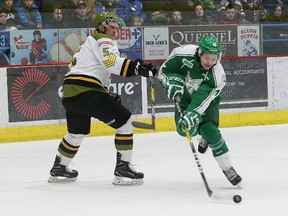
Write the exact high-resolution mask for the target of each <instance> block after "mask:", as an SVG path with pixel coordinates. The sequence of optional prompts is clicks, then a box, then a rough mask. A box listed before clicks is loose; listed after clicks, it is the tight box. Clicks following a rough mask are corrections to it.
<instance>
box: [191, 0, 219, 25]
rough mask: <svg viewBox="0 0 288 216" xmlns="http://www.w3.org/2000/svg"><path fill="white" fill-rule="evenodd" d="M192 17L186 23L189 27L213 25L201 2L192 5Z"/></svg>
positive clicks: (212, 20) (213, 22)
mask: <svg viewBox="0 0 288 216" xmlns="http://www.w3.org/2000/svg"><path fill="white" fill-rule="evenodd" d="M193 10H194V15H193V17H192V18H191V19H190V20H189V21H188V24H189V25H214V24H215V21H214V19H213V18H212V17H210V16H209V15H207V13H206V11H205V9H204V5H203V4H202V3H201V2H198V3H197V4H194V8H193Z"/></svg>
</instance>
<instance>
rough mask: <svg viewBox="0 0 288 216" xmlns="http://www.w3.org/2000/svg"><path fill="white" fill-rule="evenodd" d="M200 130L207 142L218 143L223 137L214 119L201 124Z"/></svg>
mask: <svg viewBox="0 0 288 216" xmlns="http://www.w3.org/2000/svg"><path fill="white" fill-rule="evenodd" d="M199 131H200V134H201V136H202V137H203V139H204V140H206V141H207V143H218V142H219V141H220V140H221V138H222V137H221V133H220V130H219V129H218V126H217V125H216V124H214V123H213V122H212V121H207V122H205V123H204V124H201V126H200V128H199Z"/></svg>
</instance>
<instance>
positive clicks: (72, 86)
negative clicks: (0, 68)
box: [48, 12, 157, 185]
mask: <svg viewBox="0 0 288 216" xmlns="http://www.w3.org/2000/svg"><path fill="white" fill-rule="evenodd" d="M94 22H95V28H96V31H97V33H96V34H95V35H92V36H88V37H87V39H86V41H85V43H84V44H83V45H81V47H80V48H79V51H78V52H76V53H75V54H74V56H73V59H72V61H71V63H70V65H69V71H68V73H67V74H66V75H65V78H64V83H63V96H62V104H63V106H64V108H65V110H66V119H67V128H68V133H67V134H66V135H65V136H64V137H63V139H62V140H61V142H60V144H59V147H58V154H57V155H56V159H55V162H54V165H53V167H52V169H51V170H50V175H51V176H50V178H49V179H48V182H57V181H74V180H76V178H77V176H78V171H76V170H71V169H69V164H70V163H71V161H72V159H73V158H74V157H75V155H76V153H77V152H78V150H79V148H80V145H81V143H82V142H83V140H84V138H85V137H86V136H87V135H88V134H89V133H90V127H91V118H92V117H94V118H96V119H99V120H100V121H102V122H104V123H105V124H107V125H108V126H110V127H112V128H114V129H116V134H115V139H114V143H115V147H116V150H117V157H116V167H115V170H114V176H115V177H114V180H113V184H115V185H121V184H142V183H143V177H144V174H143V173H142V172H137V171H136V170H135V169H134V168H133V166H132V164H131V163H130V162H131V159H132V148H133V126H132V119H131V112H130V111H129V110H128V109H126V108H125V107H124V106H123V105H122V104H121V100H120V97H119V96H118V95H115V94H112V93H110V92H109V91H108V87H109V84H110V79H111V74H115V75H119V76H123V77H130V76H135V75H141V76H144V77H149V76H155V74H156V73H157V70H156V68H155V67H154V66H153V65H152V64H150V63H149V64H147V63H144V62H143V61H142V60H141V59H137V60H135V61H132V60H130V59H126V58H123V57H121V56H120V53H119V51H118V45H117V43H116V41H115V38H116V35H117V33H118V30H119V25H120V24H119V18H118V16H117V15H116V14H114V13H109V12H103V13H100V14H97V16H96V18H95V20H94Z"/></svg>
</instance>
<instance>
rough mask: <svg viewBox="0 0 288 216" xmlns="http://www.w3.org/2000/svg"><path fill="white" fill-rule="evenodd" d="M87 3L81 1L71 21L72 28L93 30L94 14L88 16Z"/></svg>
mask: <svg viewBox="0 0 288 216" xmlns="http://www.w3.org/2000/svg"><path fill="white" fill-rule="evenodd" d="M86 6H87V5H86V2H85V1H83V0H80V1H79V2H78V4H77V7H76V9H75V11H74V14H73V17H72V18H71V19H70V27H71V28H92V27H93V26H94V23H93V20H92V14H87V8H86Z"/></svg>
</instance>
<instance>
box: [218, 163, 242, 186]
mask: <svg viewBox="0 0 288 216" xmlns="http://www.w3.org/2000/svg"><path fill="white" fill-rule="evenodd" d="M223 173H224V175H225V176H226V178H227V179H228V181H229V182H230V183H231V184H232V185H234V186H236V185H238V184H239V183H240V182H241V181H242V178H241V176H239V175H238V173H237V172H236V171H235V170H234V168H233V167H231V168H230V169H228V170H226V171H223Z"/></svg>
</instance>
